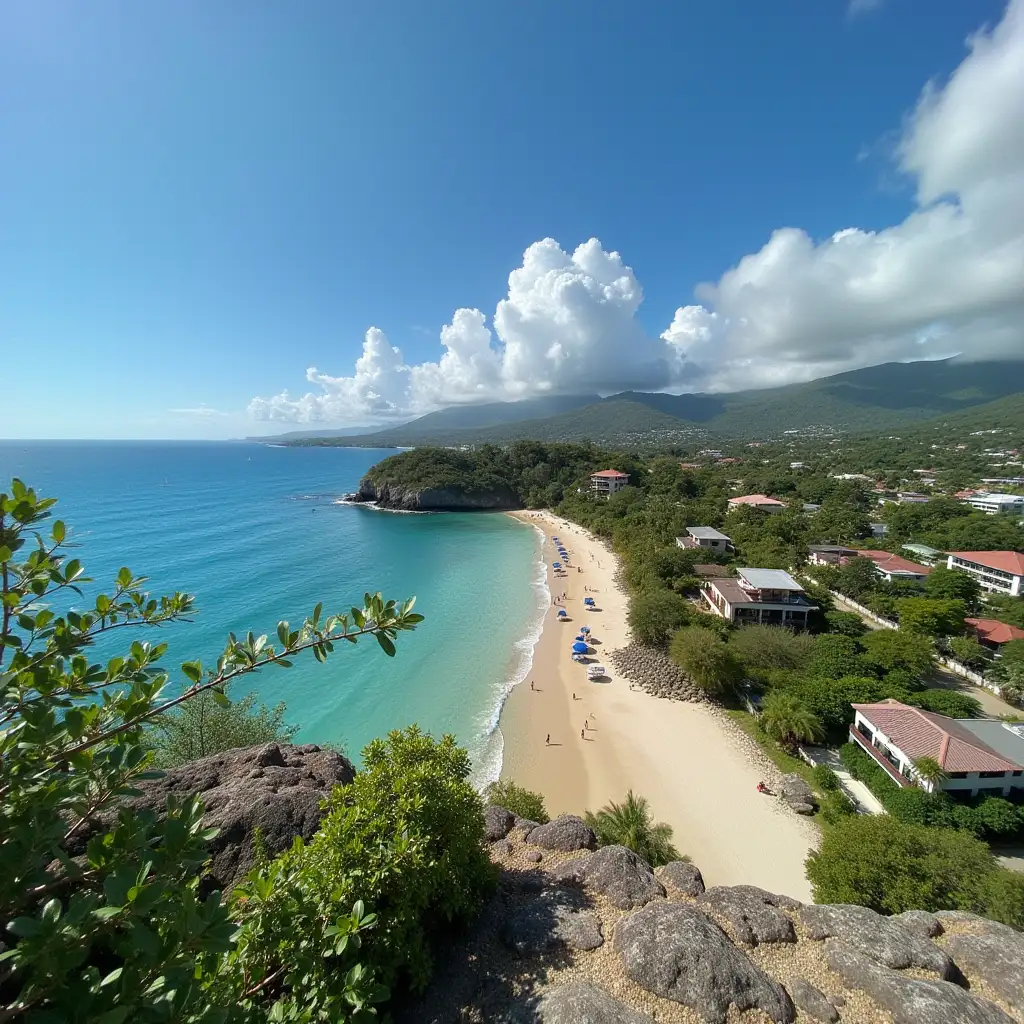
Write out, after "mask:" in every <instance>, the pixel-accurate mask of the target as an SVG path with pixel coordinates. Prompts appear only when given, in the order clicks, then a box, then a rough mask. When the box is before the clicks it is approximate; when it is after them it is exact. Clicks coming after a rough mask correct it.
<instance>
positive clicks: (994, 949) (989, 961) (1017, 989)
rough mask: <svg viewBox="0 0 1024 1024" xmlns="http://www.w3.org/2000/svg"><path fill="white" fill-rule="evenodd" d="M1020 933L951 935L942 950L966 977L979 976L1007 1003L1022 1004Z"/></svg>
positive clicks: (1023, 959) (1022, 947) (1023, 955)
mask: <svg viewBox="0 0 1024 1024" xmlns="http://www.w3.org/2000/svg"><path fill="white" fill-rule="evenodd" d="M1022 939H1024V936H1021V935H1020V934H1019V933H1018V934H1017V941H1015V942H1014V941H1009V942H1008V941H1007V940H1006V939H1005V938H1004V937H1003V936H1001V935H995V934H989V935H951V936H950V938H949V941H948V942H947V943H946V951H947V952H948V953H949V955H950V956H951V957H952V958H953V959H954V960H955V961H956V964H957V966H958V967H959V968H960V969H961V970H962V971H963V972H964V974H966V975H967V978H968V980H970V981H973V980H974V979H975V978H980V979H981V980H982V981H984V982H985V983H986V984H987V985H988V986H989V987H990V988H991V989H992V991H993V992H995V993H996V995H998V996H999V997H1000V998H1001V999H1003V1000H1005V1001H1006V1002H1007V1003H1009V1004H1010V1005H1011V1006H1017V1007H1024V942H1022V941H1021V940H1022Z"/></svg>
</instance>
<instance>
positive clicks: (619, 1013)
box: [539, 981, 654, 1024]
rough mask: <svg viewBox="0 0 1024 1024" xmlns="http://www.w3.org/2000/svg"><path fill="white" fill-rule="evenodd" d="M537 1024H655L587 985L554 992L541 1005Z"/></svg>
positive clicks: (605, 993) (643, 1014) (584, 982)
mask: <svg viewBox="0 0 1024 1024" xmlns="http://www.w3.org/2000/svg"><path fill="white" fill-rule="evenodd" d="M539 1012H540V1024H654V1019H653V1018H652V1017H649V1016H648V1015H647V1014H646V1013H638V1012H637V1011H636V1010H632V1009H630V1008H629V1007H628V1006H626V1004H625V1003H620V1002H619V1000H618V999H615V998H613V997H612V996H610V995H608V993H607V992H606V991H605V990H604V989H603V988H600V987H599V986H598V985H592V984H591V983H590V982H589V981H574V982H571V983H570V984H568V985H560V986H559V987H558V988H556V989H553V990H552V991H551V992H549V993H548V994H547V995H546V996H545V997H544V998H543V999H542V1000H541V1001H540V1007H539Z"/></svg>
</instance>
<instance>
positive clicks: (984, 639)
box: [964, 619, 1024, 651]
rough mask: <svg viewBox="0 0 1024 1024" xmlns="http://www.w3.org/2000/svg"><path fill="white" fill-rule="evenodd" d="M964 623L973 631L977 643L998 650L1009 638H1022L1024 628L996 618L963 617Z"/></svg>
mask: <svg viewBox="0 0 1024 1024" xmlns="http://www.w3.org/2000/svg"><path fill="white" fill-rule="evenodd" d="M964 623H965V625H967V626H969V627H970V628H971V629H972V630H973V631H974V635H975V636H976V637H977V638H978V643H980V644H984V645H985V646H986V647H989V648H992V649H993V650H997V651H998V650H999V648H1000V647H1002V646H1003V644H1008V643H1009V642H1010V641H1011V640H1024V629H1018V628H1017V627H1016V626H1011V625H1010V624H1009V623H1007V622H1000V621H999V620H998V619H964Z"/></svg>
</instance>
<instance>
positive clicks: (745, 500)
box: [729, 494, 786, 508]
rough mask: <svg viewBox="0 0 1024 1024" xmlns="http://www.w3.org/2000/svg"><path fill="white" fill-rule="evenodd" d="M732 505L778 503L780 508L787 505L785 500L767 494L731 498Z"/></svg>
mask: <svg viewBox="0 0 1024 1024" xmlns="http://www.w3.org/2000/svg"><path fill="white" fill-rule="evenodd" d="M729 504H730V505H776V506H778V507H779V508H783V507H785V504H786V503H785V502H784V501H779V500H778V499H777V498H769V497H768V495H767V494H744V495H742V497H739V498H730V499H729Z"/></svg>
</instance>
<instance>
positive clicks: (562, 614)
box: [558, 608, 569, 619]
mask: <svg viewBox="0 0 1024 1024" xmlns="http://www.w3.org/2000/svg"><path fill="white" fill-rule="evenodd" d="M568 616H569V613H568V612H567V611H566V610H565V609H564V608H562V609H560V610H559V612H558V617H559V618H560V619H565V618H568Z"/></svg>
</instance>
